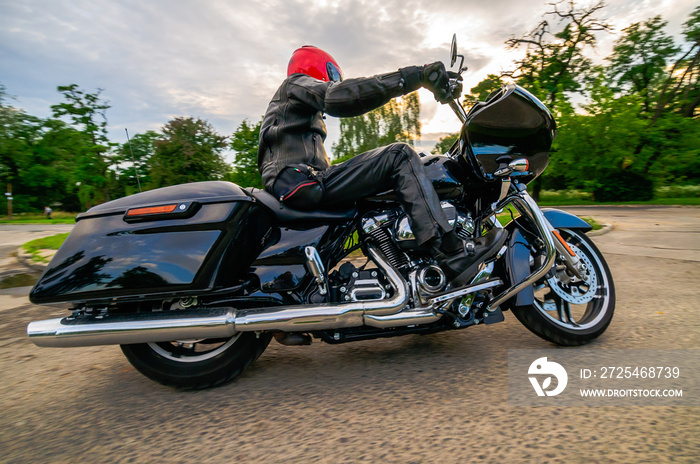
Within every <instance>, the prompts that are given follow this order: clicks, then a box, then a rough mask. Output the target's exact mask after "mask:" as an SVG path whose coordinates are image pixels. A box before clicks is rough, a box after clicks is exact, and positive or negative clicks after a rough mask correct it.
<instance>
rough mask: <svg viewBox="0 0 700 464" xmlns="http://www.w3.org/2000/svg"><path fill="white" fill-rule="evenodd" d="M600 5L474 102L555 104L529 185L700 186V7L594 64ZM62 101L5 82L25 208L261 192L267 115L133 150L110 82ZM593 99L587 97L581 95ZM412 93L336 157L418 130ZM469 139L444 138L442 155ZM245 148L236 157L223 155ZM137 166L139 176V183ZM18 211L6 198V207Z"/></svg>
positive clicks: (354, 121)
mask: <svg viewBox="0 0 700 464" xmlns="http://www.w3.org/2000/svg"><path fill="white" fill-rule="evenodd" d="M604 7H605V5H604V4H603V3H602V2H600V3H597V4H594V5H591V6H587V7H584V8H579V7H577V6H576V4H575V2H574V1H573V0H563V1H560V2H558V3H553V4H551V11H549V12H548V13H547V14H546V15H545V17H544V19H543V20H542V22H540V24H538V25H537V26H536V27H535V28H534V29H533V30H532V31H531V32H529V33H526V34H524V35H523V36H521V37H512V38H510V39H509V40H508V41H507V42H506V46H507V47H509V48H511V49H521V50H524V52H525V53H524V56H523V58H521V59H520V60H518V61H516V62H515V63H514V68H513V69H512V70H510V71H508V72H504V73H502V74H501V75H495V74H490V75H488V76H487V78H486V79H484V80H483V81H481V82H480V83H479V84H478V85H476V86H475V87H473V88H472V89H471V90H470V94H469V95H467V96H466V97H465V98H464V104H465V106H471V105H473V104H474V103H476V102H477V101H481V100H484V99H486V97H487V96H488V94H489V93H490V92H492V91H493V90H496V89H498V88H499V87H500V86H501V85H503V84H504V83H506V82H509V81H510V82H516V83H518V84H520V85H522V86H523V87H525V88H527V89H528V90H530V91H531V92H533V93H534V94H535V95H537V96H538V97H539V98H540V99H541V100H542V101H543V102H545V103H546V104H547V106H548V107H549V108H550V109H551V110H552V112H553V114H554V116H555V118H556V120H557V123H558V136H557V139H556V141H555V145H554V147H553V152H552V155H551V157H550V166H549V168H548V169H547V171H546V172H545V174H544V175H543V176H542V177H541V179H538V180H537V181H535V185H534V186H533V188H532V189H531V190H532V191H533V193H534V194H535V195H537V193H538V191H539V189H540V188H547V189H582V190H585V191H588V192H592V193H593V194H594V195H595V199H597V200H600V201H605V200H622V201H624V200H628V199H635V200H643V199H647V198H650V196H651V195H652V194H653V189H652V186H654V185H656V186H663V185H678V184H698V183H700V157H699V156H698V154H700V120H699V117H700V110H699V109H698V106H699V105H700V82H699V78H700V7H697V8H696V9H695V10H694V11H693V12H692V14H691V15H690V17H689V18H688V19H687V21H686V22H685V23H684V25H683V41H682V43H675V42H674V40H673V38H672V37H670V36H669V35H668V34H667V33H666V32H665V31H664V28H665V26H666V21H664V20H663V18H662V17H661V16H655V17H653V18H650V19H648V20H646V21H641V22H638V23H634V24H631V25H630V26H628V27H627V28H625V29H623V30H622V31H621V35H620V37H619V38H618V39H617V41H616V42H615V46H614V48H613V51H612V54H611V55H610V56H609V57H608V58H607V59H606V60H605V63H604V64H603V65H597V66H596V65H594V63H592V62H591V60H590V59H589V58H588V57H587V56H586V52H587V51H588V50H590V49H592V48H593V47H595V46H596V34H600V33H607V32H610V31H611V26H610V24H609V22H608V21H607V20H605V19H604V18H601V15H602V13H603V12H604ZM58 92H59V93H60V95H61V97H62V102H60V103H58V104H56V105H53V106H52V107H51V109H52V117H50V118H46V119H41V118H38V117H35V116H32V115H29V114H27V113H25V112H24V111H22V110H21V109H19V108H16V107H14V106H12V104H11V97H10V96H9V95H8V94H7V93H6V92H5V88H4V87H3V86H2V85H1V84H0V183H1V184H0V185H2V186H3V188H2V189H3V190H4V186H5V185H6V184H7V185H11V186H12V191H13V194H14V204H13V206H14V211H16V212H22V211H41V210H42V209H43V207H44V206H47V205H48V206H51V207H53V208H60V209H63V210H67V211H80V210H85V209H87V208H90V207H91V206H94V205H96V204H98V203H102V202H104V201H109V200H111V199H114V198H119V197H122V196H125V195H130V194H133V193H137V192H138V191H139V183H140V185H141V188H142V189H143V190H147V189H152V188H158V187H163V186H166V185H174V184H178V183H183V182H197V181H203V180H217V179H221V180H229V181H232V182H236V183H238V184H239V185H242V186H255V187H261V186H262V184H261V180H260V174H259V173H258V169H257V147H258V136H259V133H260V124H261V121H258V122H257V123H251V122H249V121H243V122H242V123H241V124H240V125H239V127H238V128H237V129H236V130H235V131H234V133H233V134H231V135H230V136H224V135H221V134H218V133H217V132H216V131H215V130H214V128H213V127H212V126H211V124H209V123H208V122H207V121H204V120H202V119H199V118H194V117H188V118H184V117H178V118H174V119H173V120H171V121H168V122H167V123H166V124H165V125H164V126H163V127H162V129H161V130H160V131H159V132H156V131H147V132H144V133H139V134H134V135H133V137H132V138H131V146H129V145H128V144H116V143H113V142H111V141H110V140H109V139H108V136H107V110H108V109H109V108H110V106H109V102H107V101H106V100H104V99H103V97H102V90H101V89H98V90H97V91H95V92H93V93H91V92H88V91H85V90H84V89H81V88H79V87H78V86H77V85H76V84H71V85H68V86H60V87H58ZM579 101H585V103H583V104H576V103H575V102H579ZM419 116H420V101H419V99H418V94H417V93H413V94H411V95H407V96H405V97H404V98H402V99H398V100H392V101H391V102H389V103H388V104H387V105H385V106H384V107H381V108H378V109H376V110H373V111H371V112H369V113H367V114H365V115H362V116H358V117H355V118H345V119H342V120H341V126H340V129H341V131H340V132H341V134H340V139H339V140H338V142H337V143H336V144H334V145H333V147H332V149H333V152H334V158H335V159H334V162H340V161H344V160H346V159H349V158H351V157H352V156H354V155H356V154H358V153H361V152H363V151H366V150H369V149H372V148H375V147H377V146H382V145H386V144H388V143H392V142H395V141H403V142H407V143H410V144H412V143H413V141H414V140H416V139H418V138H419V137H420V122H419ZM456 138H457V134H453V135H451V136H448V137H446V138H444V139H442V140H441V141H440V143H438V145H437V147H436V148H435V150H434V152H435V153H444V152H446V151H447V150H448V149H449V147H450V146H451V145H452V144H453V143H454V141H455V140H456ZM227 149H228V150H231V151H232V152H233V154H234V161H233V163H232V164H228V163H226V161H225V160H224V157H223V153H224V151H225V150H227ZM136 173H138V181H137V177H136ZM5 212H6V204H5V202H0V214H4V213H5Z"/></svg>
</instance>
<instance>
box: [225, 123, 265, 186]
mask: <svg viewBox="0 0 700 464" xmlns="http://www.w3.org/2000/svg"><path fill="white" fill-rule="evenodd" d="M261 124H262V119H261V120H260V121H258V123H257V124H255V125H253V126H251V125H250V123H248V121H247V120H243V122H242V123H241V125H240V126H238V129H236V131H235V132H234V133H233V135H232V136H231V149H232V150H233V151H234V153H235V157H236V159H235V161H234V163H233V169H232V170H231V171H230V172H229V173H228V174H227V175H226V179H227V180H229V181H231V182H235V183H236V184H238V185H240V186H242V187H257V188H262V187H263V185H262V178H261V177H260V171H259V170H258V143H259V140H258V139H259V138H260V126H261Z"/></svg>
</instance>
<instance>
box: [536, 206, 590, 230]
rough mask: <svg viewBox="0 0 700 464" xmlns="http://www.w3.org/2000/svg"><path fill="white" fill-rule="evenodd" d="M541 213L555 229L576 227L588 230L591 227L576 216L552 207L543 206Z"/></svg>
mask: <svg viewBox="0 0 700 464" xmlns="http://www.w3.org/2000/svg"><path fill="white" fill-rule="evenodd" d="M542 214H544V217H546V218H547V220H548V221H549V223H550V224H552V227H554V228H555V229H577V230H581V231H583V232H588V231H589V230H591V229H593V227H592V226H591V225H590V224H589V223H587V222H586V221H584V220H583V219H581V218H580V217H578V216H574V215H573V214H571V213H567V212H566V211H562V210H560V209H554V208H543V209H542Z"/></svg>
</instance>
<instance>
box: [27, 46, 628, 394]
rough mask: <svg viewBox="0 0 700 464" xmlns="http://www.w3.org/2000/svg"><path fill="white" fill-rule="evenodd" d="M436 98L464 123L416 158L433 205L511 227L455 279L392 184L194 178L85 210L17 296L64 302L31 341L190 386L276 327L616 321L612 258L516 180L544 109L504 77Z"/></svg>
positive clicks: (224, 373)
mask: <svg viewBox="0 0 700 464" xmlns="http://www.w3.org/2000/svg"><path fill="white" fill-rule="evenodd" d="M457 59H460V63H459V66H458V67H457V69H458V71H457V73H456V75H457V76H459V75H461V73H462V72H464V71H465V70H466V68H463V64H464V57H463V56H462V55H458V54H457V44H456V39H455V38H453V42H452V48H451V66H454V65H455V63H456V61H457ZM458 79H459V77H455V78H453V79H452V80H451V82H450V85H451V86H452V88H453V89H454V88H456V86H457V85H458ZM449 105H450V107H451V108H452V109H453V110H454V112H455V114H456V115H457V117H458V118H459V119H460V121H461V122H462V129H461V132H460V135H459V139H458V141H457V142H456V143H455V144H454V145H453V146H452V148H451V149H450V150H449V151H448V153H446V154H444V155H429V156H423V157H422V161H423V164H424V165H425V169H426V172H427V174H428V176H429V177H430V179H431V180H432V183H433V186H434V187H435V190H436V191H437V193H438V195H439V197H440V199H441V201H442V203H441V205H442V208H443V210H444V212H445V214H446V216H447V217H448V219H449V222H450V224H451V225H453V227H454V228H455V231H456V233H457V234H458V235H459V236H460V237H462V238H463V239H465V240H469V239H472V238H475V237H478V236H480V235H482V234H485V233H487V232H488V231H489V230H491V229H493V228H504V229H505V230H506V231H507V233H508V236H509V238H508V241H507V242H506V245H504V246H503V247H502V248H501V249H500V250H499V251H498V253H497V254H496V255H495V256H494V257H493V258H491V259H489V260H487V261H486V262H484V263H482V264H481V267H480V269H479V271H478V274H477V275H476V276H475V277H474V278H473V280H472V281H471V282H470V283H469V284H468V285H466V286H463V287H460V288H454V287H452V286H451V285H450V284H449V283H448V282H447V279H446V277H445V274H444V272H443V271H442V270H441V269H440V267H438V266H437V265H436V264H435V261H434V259H433V258H432V257H431V256H430V255H429V254H427V253H426V252H425V251H424V250H422V249H421V248H420V247H418V245H417V243H416V240H415V237H414V235H413V232H412V230H411V226H410V224H409V221H408V217H407V215H406V214H405V213H404V211H403V210H402V209H401V207H400V206H399V205H398V203H397V202H396V199H395V198H394V196H393V193H392V192H386V193H383V194H379V195H376V196H373V197H370V198H366V199H364V200H362V201H358V202H357V203H356V204H355V205H353V206H351V207H348V208H344V209H334V210H327V211H300V210H294V209H290V208H289V207H287V206H285V205H283V204H282V203H280V202H279V201H278V200H277V199H276V198H275V197H273V196H272V195H270V194H269V193H267V192H266V191H264V190H258V189H250V188H247V189H244V188H241V187H239V186H238V185H235V184H233V183H229V182H219V181H214V182H199V183H192V184H185V185H176V186H172V187H165V188H161V189H157V190H151V191H147V192H143V193H138V194H135V195H132V196H128V197H125V198H121V199H117V200H114V201H110V202H108V203H104V204H101V205H98V206H96V207H93V208H91V209H90V210H88V211H87V212H85V213H83V214H80V215H79V216H78V217H77V219H76V220H77V224H76V226H75V228H74V230H73V231H72V232H71V233H70V235H69V237H68V239H67V240H66V241H65V243H64V244H63V246H62V247H61V248H60V250H59V251H58V252H57V253H56V255H55V256H54V258H53V259H52V261H51V263H50V264H49V266H48V267H47V269H46V270H45V272H44V274H43V275H42V277H41V278H40V280H39V281H38V282H37V284H36V285H35V287H34V288H33V289H32V291H31V294H30V300H31V301H32V302H33V303H35V304H51V303H57V302H70V303H72V305H73V309H72V313H71V315H70V316H68V317H64V318H59V319H50V320H44V321H36V322H31V323H30V324H29V326H28V327H27V332H28V335H29V338H30V340H31V341H32V342H34V343H35V344H36V345H38V346H47V347H73V346H93V345H105V344H119V345H121V349H122V351H123V353H124V354H125V355H126V357H127V359H128V360H129V362H130V363H131V364H132V365H133V366H134V367H135V368H136V369H137V370H138V371H140V372H141V373H142V374H144V375H146V376H147V377H149V378H151V379H153V380H155V381H158V382H161V383H163V384H166V385H170V386H174V387H178V388H187V389H197V388H206V387H211V386H216V385H220V384H223V383H225V382H227V381H229V380H231V379H233V378H234V377H236V376H238V375H239V374H241V372H242V371H243V370H244V369H245V368H246V367H247V366H249V365H250V364H251V363H252V362H253V361H255V360H256V359H257V358H258V357H259V356H260V355H261V354H262V352H263V351H264V350H265V348H266V347H267V345H268V344H269V343H270V341H271V339H272V337H273V336H274V337H275V339H276V340H277V341H279V342H280V343H282V344H286V345H306V344H310V343H311V341H312V339H313V338H316V339H320V340H322V341H324V342H327V343H345V342H352V341H356V340H367V339H374V338H380V337H393V336H401V335H407V334H432V333H436V332H441V331H447V330H458V329H464V328H466V327H470V326H474V325H481V324H485V325H489V324H493V323H497V322H501V321H503V320H504V314H503V313H504V312H507V311H511V312H512V313H513V314H514V315H515V317H516V318H517V319H518V320H519V321H520V322H521V323H522V324H523V325H524V326H525V327H527V328H528V329H529V330H530V331H532V332H533V333H535V334H536V335H538V336H540V337H541V338H543V339H545V340H548V341H550V342H553V343H555V344H557V345H563V346H573V345H581V344H585V343H588V342H590V341H591V340H593V339H594V338H596V337H598V336H599V335H601V334H602V333H603V332H604V331H605V330H606V328H607V326H608V325H609V324H610V321H611V319H612V316H613V311H614V307H615V289H614V284H613V279H612V275H611V273H610V270H609V268H608V265H607V264H606V262H605V259H604V258H603V256H602V255H601V253H600V251H599V250H598V249H597V248H596V246H595V245H594V244H593V242H592V241H591V240H590V239H589V238H588V237H587V236H586V232H588V231H589V230H591V226H590V225H589V224H588V223H586V222H585V221H583V220H581V219H579V218H578V217H576V216H574V215H571V214H568V213H566V212H563V211H560V210H556V209H540V208H539V207H538V205H537V203H536V202H535V201H534V200H533V199H532V197H531V196H530V195H529V194H528V192H527V188H526V186H527V184H528V183H529V182H531V181H532V180H534V179H535V178H536V177H537V176H539V175H540V174H541V173H542V172H543V171H544V169H545V168H546V166H547V164H548V159H549V151H550V147H551V144H552V141H553V139H554V137H555V135H556V124H555V121H554V119H553V117H552V115H551V114H550V112H549V110H548V109H547V108H546V107H545V105H544V104H542V102H540V101H539V100H538V99H537V98H536V97H535V96H534V95H532V94H531V93H529V92H528V91H527V90H525V89H523V88H522V87H520V86H517V85H512V84H511V85H506V86H504V87H502V88H501V89H500V90H497V91H495V92H493V93H492V94H491V95H489V97H488V98H487V99H486V101H484V102H480V103H477V104H476V105H474V106H473V107H472V108H471V109H470V110H469V112H466V111H465V110H464V108H463V107H462V106H461V105H460V103H459V102H458V101H457V100H451V101H449ZM501 211H505V212H506V213H505V214H506V215H507V214H508V213H510V218H511V220H510V221H509V222H507V224H505V225H501V222H500V221H499V220H498V217H497V215H498V213H499V212H501ZM358 259H359V261H362V262H358Z"/></svg>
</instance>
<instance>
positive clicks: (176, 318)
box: [27, 308, 236, 348]
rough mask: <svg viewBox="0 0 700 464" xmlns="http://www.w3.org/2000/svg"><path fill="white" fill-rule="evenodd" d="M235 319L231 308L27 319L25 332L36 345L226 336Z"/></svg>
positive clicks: (59, 346) (114, 343)
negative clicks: (38, 319) (85, 318)
mask: <svg viewBox="0 0 700 464" xmlns="http://www.w3.org/2000/svg"><path fill="white" fill-rule="evenodd" d="M98 317H99V316H98ZM234 320H235V310H234V309H233V308H210V309H198V310H182V311H158V312H154V313H137V314H129V315H123V316H122V315H119V314H116V315H111V316H108V317H104V318H102V319H98V318H97V317H93V318H91V319H90V320H85V321H83V320H80V319H77V318H71V317H66V318H58V319H48V320H45V321H35V322H30V323H29V325H28V326H27V335H29V339H30V340H31V341H32V342H33V343H34V344H35V345H37V346H44V347H56V348H64V347H74V346H95V345H128V344H132V343H148V342H167V341H172V340H191V339H201V338H227V337H230V336H232V335H233V334H234V333H235V332H236V330H235V325H234Z"/></svg>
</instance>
